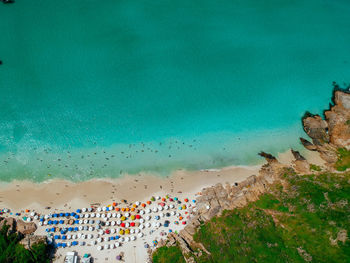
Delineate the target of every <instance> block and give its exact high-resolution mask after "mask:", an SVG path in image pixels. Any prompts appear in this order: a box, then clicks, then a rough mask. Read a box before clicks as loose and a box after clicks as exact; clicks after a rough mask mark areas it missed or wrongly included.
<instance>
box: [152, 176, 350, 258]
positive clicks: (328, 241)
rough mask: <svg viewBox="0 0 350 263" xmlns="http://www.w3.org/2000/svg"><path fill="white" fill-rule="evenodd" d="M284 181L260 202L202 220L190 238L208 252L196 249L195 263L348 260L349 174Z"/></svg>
mask: <svg viewBox="0 0 350 263" xmlns="http://www.w3.org/2000/svg"><path fill="white" fill-rule="evenodd" d="M284 180H285V182H286V183H285V184H283V185H284V187H282V185H281V184H276V185H273V187H272V191H270V193H269V194H264V195H262V196H261V197H260V199H259V200H258V201H256V202H253V203H250V204H249V205H248V206H246V207H244V208H240V209H235V210H232V211H225V212H224V213H223V215H222V216H220V217H214V218H213V219H212V220H211V221H209V222H206V223H204V224H202V225H201V227H200V228H199V229H198V231H197V233H196V234H195V235H194V240H195V241H196V242H198V243H202V244H203V245H204V247H205V248H206V249H207V250H208V251H209V252H210V253H211V254H210V255H208V254H206V253H205V252H204V251H201V252H202V253H196V252H199V250H198V251H195V252H194V253H193V255H192V256H193V257H194V259H195V260H196V262H198V263H202V262H220V263H224V262H227V263H228V262H230V263H234V262H240V263H244V262H247V263H248V262H249V263H250V262H259V263H260V262H263V263H264V262H281V263H282V262H293V263H294V262H311V261H312V262H327V263H329V262H337V263H338V262H344V263H345V262H350V241H349V238H348V237H349V234H350V220H349V219H350V207H349V203H350V173H343V174H330V173H323V174H320V175H296V174H294V173H293V172H290V171H287V172H286V174H285V175H284ZM286 185H287V186H286ZM161 249H162V253H163V255H164V257H163V258H162V259H158V260H159V261H157V262H164V263H166V262H173V261H171V260H167V257H168V252H167V250H168V249H169V248H167V247H163V248H161ZM172 249H173V248H172ZM195 254H196V255H197V256H195ZM198 255H201V256H198Z"/></svg>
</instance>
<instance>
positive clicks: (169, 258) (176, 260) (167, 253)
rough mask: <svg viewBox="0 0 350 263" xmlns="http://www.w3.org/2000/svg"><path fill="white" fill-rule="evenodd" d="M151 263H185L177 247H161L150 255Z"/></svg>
mask: <svg viewBox="0 0 350 263" xmlns="http://www.w3.org/2000/svg"><path fill="white" fill-rule="evenodd" d="M152 260H153V263H166V262H172V263H185V262H186V261H185V260H184V258H183V256H182V253H181V249H180V248H179V247H178V246H174V247H166V246H164V247H161V248H159V249H157V251H156V252H155V253H154V254H153V255H152Z"/></svg>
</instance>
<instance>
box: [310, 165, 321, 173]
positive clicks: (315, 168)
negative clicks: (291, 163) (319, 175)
mask: <svg viewBox="0 0 350 263" xmlns="http://www.w3.org/2000/svg"><path fill="white" fill-rule="evenodd" d="M310 170H311V171H315V172H320V171H321V170H322V168H321V167H320V166H318V165H316V164H310Z"/></svg>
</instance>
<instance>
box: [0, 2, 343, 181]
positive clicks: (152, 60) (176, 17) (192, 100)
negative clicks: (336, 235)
mask: <svg viewBox="0 0 350 263" xmlns="http://www.w3.org/2000/svg"><path fill="white" fill-rule="evenodd" d="M349 14H350V2H349V1H345V0H323V1H316V0H309V1H304V0H293V1H291V0H285V1H282V0H281V1H277V0H266V1H260V0H230V1H229V0H218V1H209V0H201V1H197V0H186V1H185V0H178V1H170V0H162V1H159V0H153V1H147V0H136V1H131V0H105V1H97V0H75V1H68V0H60V1H53V0H36V1H28V0H17V1H16V3H15V4H12V5H3V4H0V21H1V23H0V59H1V60H2V61H3V65H0V180H3V181H9V180H12V179H31V180H34V181H42V180H45V179H51V178H57V177H58V178H69V179H71V180H85V179H90V178H93V177H117V176H120V174H123V173H126V172H128V173H138V172H140V171H149V172H154V171H156V172H158V173H160V174H168V173H169V172H170V171H172V170H174V169H179V168H187V169H201V168H211V167H220V166H225V165H239V164H256V163H257V162H259V160H260V159H259V157H258V156H257V154H256V153H257V152H258V151H260V150H265V151H270V152H272V153H277V152H282V151H285V150H287V149H288V148H289V147H295V148H300V146H299V142H298V137H299V136H301V135H303V132H302V129H301V122H300V117H301V116H302V115H303V113H304V111H305V110H310V111H312V112H316V113H320V112H321V110H322V109H324V108H326V107H328V103H329V101H330V96H331V83H332V81H334V80H335V81H337V82H339V83H342V82H344V81H345V82H349V81H350V44H349V43H350V19H349ZM49 174H50V176H49Z"/></svg>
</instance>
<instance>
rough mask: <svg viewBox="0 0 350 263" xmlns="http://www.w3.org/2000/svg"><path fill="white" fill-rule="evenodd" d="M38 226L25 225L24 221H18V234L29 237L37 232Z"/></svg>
mask: <svg viewBox="0 0 350 263" xmlns="http://www.w3.org/2000/svg"><path fill="white" fill-rule="evenodd" d="M36 229H37V226H36V225H35V223H34V222H30V223H25V222H23V221H22V220H20V219H19V220H17V232H19V233H21V234H23V235H29V234H32V233H34V232H35V231H36Z"/></svg>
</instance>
